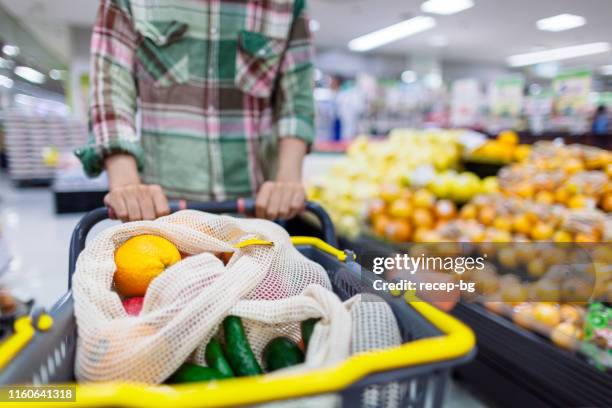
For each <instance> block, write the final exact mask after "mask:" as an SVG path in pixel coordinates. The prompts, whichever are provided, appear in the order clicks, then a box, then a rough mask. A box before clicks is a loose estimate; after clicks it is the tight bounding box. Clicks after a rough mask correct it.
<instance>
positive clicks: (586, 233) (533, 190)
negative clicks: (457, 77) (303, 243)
mask: <svg viewBox="0 0 612 408" xmlns="http://www.w3.org/2000/svg"><path fill="white" fill-rule="evenodd" d="M466 134H467V135H468V136H466ZM469 135H470V133H465V134H464V135H462V134H461V132H459V131H448V132H430V131H408V130H397V131H394V132H392V133H391V134H390V135H389V138H388V139H387V140H383V141H366V139H359V140H356V141H355V142H354V144H353V145H352V146H349V148H348V151H347V155H346V158H345V159H344V161H339V163H338V164H336V165H335V166H334V167H332V169H331V170H330V171H331V175H333V177H327V178H322V180H321V181H318V180H314V182H313V183H312V184H311V187H310V196H311V198H312V199H315V200H319V201H320V202H321V203H322V205H324V206H325V207H326V208H327V209H328V210H329V211H330V214H331V215H332V217H333V218H334V221H335V222H336V224H337V225H338V228H339V229H340V232H341V234H342V235H343V240H342V243H343V244H344V245H346V246H348V247H351V248H353V249H354V250H355V251H356V252H357V254H358V259H359V256H360V255H361V256H366V257H372V256H373V255H372V253H373V252H377V253H379V254H385V255H387V256H390V255H391V256H392V255H393V254H397V253H407V254H410V255H412V256H419V255H421V256H422V254H426V255H430V256H451V257H458V256H466V255H473V254H480V255H483V254H485V256H486V262H485V267H484V268H482V270H467V271H466V272H464V273H462V274H461V275H460V276H457V275H456V274H455V276H454V278H455V279H457V280H459V279H462V280H464V281H470V282H474V283H475V284H476V287H477V291H476V292H477V293H476V294H465V293H462V297H463V300H462V302H461V303H460V304H459V305H458V306H457V307H456V308H455V310H454V312H453V313H454V314H455V315H456V316H458V317H460V318H461V319H462V320H463V321H464V322H466V323H468V324H469V325H470V326H471V327H472V328H474V330H475V332H476V335H477V338H478V344H479V348H480V349H481V353H480V354H479V356H478V358H477V361H476V362H475V363H473V364H471V365H469V366H468V367H467V368H465V369H462V370H460V372H461V373H463V374H465V378H467V379H468V380H470V381H479V382H483V381H484V382H485V383H486V384H488V386H490V390H491V393H490V394H491V395H492V396H493V399H494V400H496V401H497V402H498V403H499V404H501V405H502V406H517V405H516V404H518V403H520V404H535V405H543V406H559V405H564V404H570V405H572V404H578V405H585V404H586V405H588V404H594V405H595V406H600V405H601V404H604V405H605V403H604V401H610V398H612V395H611V392H610V388H609V384H610V380H611V378H612V377H611V375H612V374H611V371H610V370H611V368H612V359H611V356H612V343H611V342H610V333H611V332H612V321H610V320H609V313H610V306H609V305H610V302H612V267H611V266H610V265H612V248H611V247H610V241H611V240H612V236H610V231H612V229H611V226H612V224H610V222H611V220H612V218H611V216H610V214H609V213H610V210H611V208H610V206H609V200H610V198H609V197H610V191H611V190H612V177H611V176H612V174H611V172H610V168H611V165H612V152H610V151H607V150H605V149H601V148H597V147H592V146H584V145H579V144H569V145H566V144H563V143H560V142H559V141H541V142H537V143H535V144H533V145H521V144H519V142H518V141H519V138H518V135H516V134H515V133H514V132H511V131H505V132H502V133H500V134H499V135H498V137H497V138H496V139H495V140H488V141H485V142H484V143H482V142H481V143H480V144H478V145H475V143H474V141H473V140H470V139H467V138H468V137H469ZM423 145H425V146H426V148H423ZM442 146H444V147H442ZM422 151H423V152H424V153H423V152H422ZM436 151H439V152H440V155H439V156H438V155H436V154H435V153H434V154H431V153H430V154H428V152H436ZM433 157H438V159H437V160H434V159H433ZM376 162H378V163H379V164H378V167H377V165H375V164H374V163H376ZM474 162H480V163H485V164H494V165H497V166H498V172H497V174H496V175H495V176H486V175H484V176H485V177H483V178H479V177H478V175H476V174H473V173H471V172H466V170H465V168H466V167H469V166H467V165H466V163H474ZM351 163H352V164H353V167H351ZM357 163H367V164H366V165H365V166H364V169H369V170H370V172H369V173H367V174H366V172H365V171H363V172H362V170H360V169H361V167H360V166H359V167H355V165H356V164H357ZM381 163H384V164H381ZM372 169H373V170H372ZM449 175H451V176H450V177H449ZM332 180H333V181H332ZM345 186H346V187H345ZM349 202H351V203H352V205H349V204H348V203H349ZM451 243H455V244H453V245H451ZM425 272H427V271H425ZM430 272H434V271H433V270H432V271H430ZM451 275H453V274H451ZM385 276H386V277H387V279H390V280H398V279H403V278H405V276H404V275H402V274H401V273H397V272H393V271H387V272H386V274H385ZM434 303H435V302H434ZM595 326H597V327H598V328H599V329H594V327H595ZM497 332H499V333H497ZM506 332H508V333H506ZM595 333H598V334H597V335H595ZM504 336H506V338H507V339H508V340H507V342H506V341H505V340H504ZM510 339H512V340H510ZM502 344H503V347H502ZM509 348H512V349H520V350H522V351H521V353H523V354H522V355H521V356H520V357H517V356H516V355H515V353H511V352H510V351H507V350H508V349H509ZM537 350H540V351H537ZM538 353H541V357H540V355H539V354H538ZM536 355H538V357H537V358H536V357H535V356H536ZM527 356H531V357H529V358H528V357H527ZM544 356H550V359H547V358H544ZM550 360H556V363H555V364H552V363H551V362H550ZM520 364H523V365H524V366H523V367H520V368H517V369H516V372H517V373H519V372H520V373H521V374H520V375H519V374H516V375H509V374H508V372H509V371H512V370H514V368H513V367H517V366H519V365H520ZM559 364H560V365H561V366H562V368H558V367H557V365H559ZM535 365H538V367H535ZM572 370H575V371H576V372H580V373H583V374H582V375H583V377H582V379H581V381H580V383H581V384H582V386H583V387H584V388H583V389H592V390H593V392H592V394H590V395H589V396H584V397H582V396H578V395H577V394H573V395H572V396H571V398H570V397H567V396H568V394H570V392H569V391H567V390H569V389H573V390H576V393H578V391H577V390H578V386H577V385H576V388H572V387H573V386H569V385H568V384H569V383H568V381H570V380H569V378H568V376H569V375H571V372H572ZM487 378H488V379H489V381H487ZM493 379H495V380H493ZM530 383H531V385H529V384H530ZM606 384H607V385H606ZM536 385H537V386H540V387H541V389H539V390H537V391H536V390H534V387H536ZM563 387H568V388H567V389H566V390H561V388H563ZM477 388H478V389H479V390H480V391H482V390H481V387H480V386H479V387H477ZM578 394H580V395H584V392H583V393H578ZM506 395H507V396H509V395H514V397H512V398H510V397H506ZM563 398H567V399H565V400H564V399H563ZM562 401H563V402H562Z"/></svg>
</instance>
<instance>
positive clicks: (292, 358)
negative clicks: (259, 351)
mask: <svg viewBox="0 0 612 408" xmlns="http://www.w3.org/2000/svg"><path fill="white" fill-rule="evenodd" d="M263 361H264V365H265V366H266V371H268V372H270V371H276V370H279V369H281V368H285V367H291V366H294V365H296V364H300V363H303V362H304V353H303V352H302V350H300V348H299V347H298V346H297V344H295V343H294V342H293V340H291V339H290V338H287V337H277V338H275V339H272V340H270V342H269V343H268V344H267V345H266V348H264V351H263Z"/></svg>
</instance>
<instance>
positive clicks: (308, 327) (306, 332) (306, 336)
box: [300, 318, 321, 351]
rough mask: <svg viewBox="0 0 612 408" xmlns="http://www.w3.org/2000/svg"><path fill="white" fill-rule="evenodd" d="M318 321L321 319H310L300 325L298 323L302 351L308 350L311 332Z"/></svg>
mask: <svg viewBox="0 0 612 408" xmlns="http://www.w3.org/2000/svg"><path fill="white" fill-rule="evenodd" d="M319 320H321V319H318V318H312V319H308V320H304V321H303V322H302V323H300V329H301V330H302V340H303V341H304V351H306V350H308V343H310V338H311V337H312V332H313V331H314V327H315V325H316V324H317V322H318V321H319Z"/></svg>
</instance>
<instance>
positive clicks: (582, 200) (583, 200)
mask: <svg viewBox="0 0 612 408" xmlns="http://www.w3.org/2000/svg"><path fill="white" fill-rule="evenodd" d="M594 204H595V201H594V200H593V199H592V198H589V197H587V196H584V195H581V194H578V195H575V196H573V197H572V198H570V200H569V202H568V203H567V206H568V207H569V208H574V209H580V208H593V207H595V205H594Z"/></svg>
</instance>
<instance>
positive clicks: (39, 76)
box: [15, 66, 45, 84]
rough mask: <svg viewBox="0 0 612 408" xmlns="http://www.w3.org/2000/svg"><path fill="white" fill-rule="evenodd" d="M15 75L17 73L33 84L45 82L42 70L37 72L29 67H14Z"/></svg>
mask: <svg viewBox="0 0 612 408" xmlns="http://www.w3.org/2000/svg"><path fill="white" fill-rule="evenodd" d="M15 75H18V76H20V77H22V78H23V79H25V80H26V81H30V82H33V83H35V84H42V83H44V82H45V74H43V73H42V72H38V71H37V70H35V69H33V68H30V67H24V66H18V67H16V68H15Z"/></svg>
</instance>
